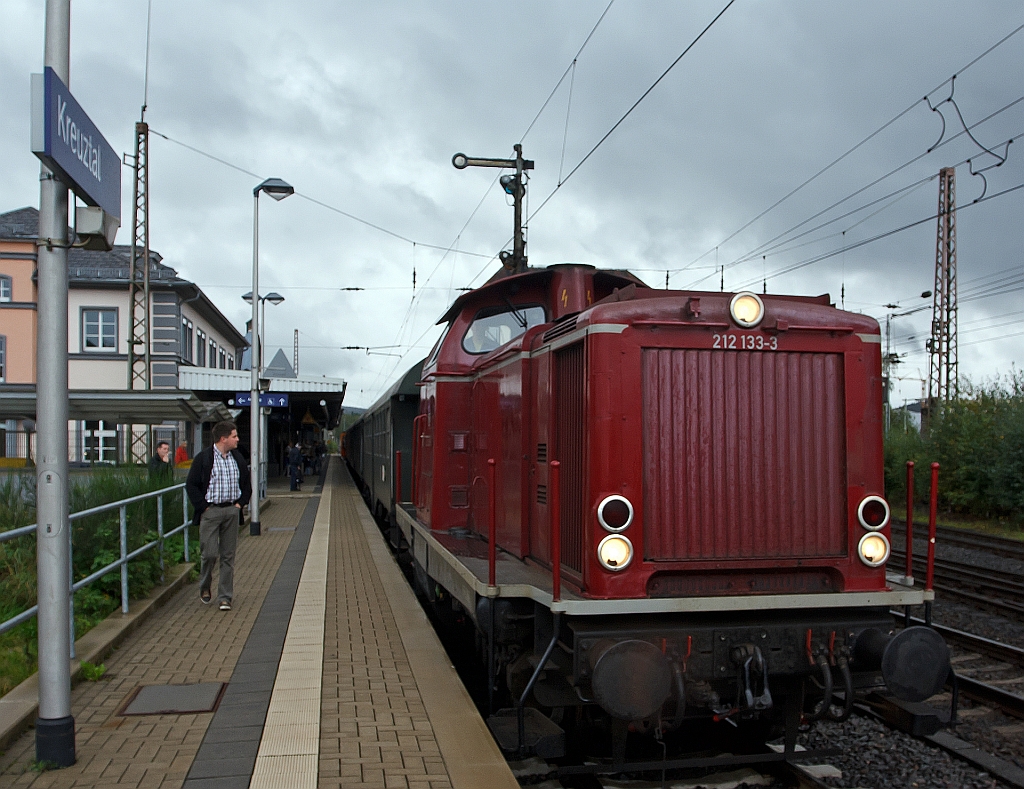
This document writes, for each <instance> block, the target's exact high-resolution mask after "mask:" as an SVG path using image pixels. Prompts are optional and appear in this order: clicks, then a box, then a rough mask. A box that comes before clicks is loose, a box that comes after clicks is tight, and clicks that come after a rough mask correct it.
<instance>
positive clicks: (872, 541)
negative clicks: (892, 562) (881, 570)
mask: <svg viewBox="0 0 1024 789" xmlns="http://www.w3.org/2000/svg"><path fill="white" fill-rule="evenodd" d="M857 555H858V556H860V560H861V561H862V562H864V564H866V565H867V566H868V567H880V566H882V565H883V564H885V563H886V562H887V561H888V560H889V541H888V540H887V539H886V538H885V535H884V534H880V533H879V532H876V531H872V532H868V533H867V534H865V535H864V536H863V537H861V538H860V543H859V544H858V545H857Z"/></svg>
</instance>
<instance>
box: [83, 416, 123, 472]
mask: <svg viewBox="0 0 1024 789" xmlns="http://www.w3.org/2000/svg"><path fill="white" fill-rule="evenodd" d="M111 427H115V426H114V425H111V424H110V423H109V422H86V423H85V429H84V430H83V431H82V460H84V461H86V462H87V463H116V462H117V430H116V429H114V430H111V429H109V428H111Z"/></svg>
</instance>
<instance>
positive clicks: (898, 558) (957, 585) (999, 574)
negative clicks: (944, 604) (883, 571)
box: [892, 550, 1024, 619]
mask: <svg viewBox="0 0 1024 789" xmlns="http://www.w3.org/2000/svg"><path fill="white" fill-rule="evenodd" d="M892 561H893V564H894V565H895V566H900V567H901V566H903V562H904V561H906V554H905V553H904V552H903V551H896V550H894V551H893V552H892ZM924 572H925V568H924V558H923V557H918V556H917V552H916V551H915V555H914V573H915V577H923V576H924ZM918 573H919V575H918ZM1019 579H1020V576H1019V575H1017V574H1016V573H1010V572H1006V571H1002V570H994V569H989V568H987V567H978V566H977V565H970V564H963V563H960V562H951V561H948V560H945V559H936V560H935V583H934V586H935V591H936V592H939V593H941V594H943V595H948V596H949V597H951V598H957V599H960V600H965V601H968V602H970V603H972V604H975V605H981V606H984V607H985V608H988V609H991V610H993V611H997V612H998V613H1001V614H1004V615H1007V616H1011V617H1014V618H1016V619H1024V583H1021V582H1020V580H1019Z"/></svg>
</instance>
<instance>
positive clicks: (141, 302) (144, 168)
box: [128, 107, 152, 463]
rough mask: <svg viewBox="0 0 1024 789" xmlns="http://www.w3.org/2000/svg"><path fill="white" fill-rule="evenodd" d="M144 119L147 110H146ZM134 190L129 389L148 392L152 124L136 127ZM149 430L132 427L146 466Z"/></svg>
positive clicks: (137, 457) (136, 452) (137, 455)
mask: <svg viewBox="0 0 1024 789" xmlns="http://www.w3.org/2000/svg"><path fill="white" fill-rule="evenodd" d="M143 117H145V107H143ZM132 169H133V170H134V173H135V189H134V192H133V197H134V199H133V202H132V252H131V262H130V265H129V272H128V282H129V300H128V303H129V305H130V307H129V309H130V310H131V319H132V328H131V334H130V335H129V342H128V388H129V389H131V390H137V389H143V390H148V389H149V388H150V387H151V385H152V373H151V367H150V342H149V338H150V331H149V322H150V321H149V124H147V123H146V122H145V121H144V120H140V121H139V122H138V123H136V124H135V158H134V161H133V162H132ZM150 434H151V431H150V430H149V429H148V428H147V429H145V430H143V431H141V432H140V431H137V430H136V429H135V427H134V426H133V427H132V428H131V459H132V461H133V462H135V463H145V462H146V459H147V457H148V456H149V454H150V449H151V448H150V446H149V437H150Z"/></svg>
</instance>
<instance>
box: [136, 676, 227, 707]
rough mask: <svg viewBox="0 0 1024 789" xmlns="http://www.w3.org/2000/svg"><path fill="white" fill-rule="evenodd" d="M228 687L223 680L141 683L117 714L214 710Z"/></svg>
mask: <svg viewBox="0 0 1024 789" xmlns="http://www.w3.org/2000/svg"><path fill="white" fill-rule="evenodd" d="M225 687H227V683H225V682H200V683H197V684H194V685H143V686H142V687H139V688H136V689H135V690H134V691H132V693H131V694H130V695H129V696H128V698H127V699H126V700H125V704H124V706H123V707H122V709H121V712H119V713H118V714H119V715H183V714H185V713H196V712H213V711H214V710H215V709H217V704H218V703H219V702H220V697H221V696H222V695H223V693H224V688H225Z"/></svg>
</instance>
